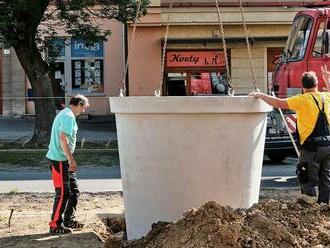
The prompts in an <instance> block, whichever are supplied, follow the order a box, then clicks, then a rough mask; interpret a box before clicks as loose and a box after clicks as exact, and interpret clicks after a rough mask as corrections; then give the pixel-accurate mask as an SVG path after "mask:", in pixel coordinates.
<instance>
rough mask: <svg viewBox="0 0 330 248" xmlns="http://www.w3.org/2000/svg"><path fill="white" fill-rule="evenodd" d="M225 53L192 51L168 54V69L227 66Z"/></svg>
mask: <svg viewBox="0 0 330 248" xmlns="http://www.w3.org/2000/svg"><path fill="white" fill-rule="evenodd" d="M225 64H226V63H225V57H224V53H223V52H217V51H198V52H197V51H196V52H194V51H192V52H191V51H190V52H167V54H166V66H167V67H219V66H225Z"/></svg>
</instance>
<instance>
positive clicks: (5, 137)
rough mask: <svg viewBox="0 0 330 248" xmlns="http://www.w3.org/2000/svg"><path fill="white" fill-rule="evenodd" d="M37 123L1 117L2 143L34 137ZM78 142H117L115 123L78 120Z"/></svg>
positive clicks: (0, 136) (29, 118)
mask: <svg viewBox="0 0 330 248" xmlns="http://www.w3.org/2000/svg"><path fill="white" fill-rule="evenodd" d="M34 125H35V121H34V118H33V117H24V118H18V117H0V141H6V142H9V141H11V142H13V141H17V142H19V141H23V142H24V141H25V140H27V139H29V138H30V137H32V135H33V131H34ZM78 127H79V130H78V137H77V141H78V142H79V141H81V140H82V138H85V142H103V143H106V142H111V141H114V140H117V134H116V130H115V123H114V122H112V121H109V120H108V119H105V118H104V120H103V121H102V119H101V118H99V119H98V120H97V121H94V120H93V119H92V120H78Z"/></svg>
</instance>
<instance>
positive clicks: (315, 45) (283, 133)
mask: <svg viewBox="0 0 330 248" xmlns="http://www.w3.org/2000/svg"><path fill="white" fill-rule="evenodd" d="M322 65H327V66H328V68H330V8H322V9H307V10H304V11H300V12H298V13H297V14H296V16H295V18H294V20H293V24H292V28H291V32H290V34H289V37H288V39H287V42H286V46H285V48H284V49H283V51H282V54H281V56H280V58H279V60H278V62H277V64H276V69H275V71H274V73H273V76H274V78H273V82H274V83H273V85H272V90H273V91H274V92H275V95H276V96H278V97H280V98H287V97H290V96H294V95H296V94H299V93H302V87H301V76H302V74H303V72H305V71H314V72H315V73H316V74H317V77H318V79H319V90H320V91H326V88H325V83H324V81H323V78H322V75H321V66H322ZM283 113H284V116H285V118H286V120H287V123H288V124H289V125H290V126H291V127H292V128H290V130H289V131H290V132H292V134H293V136H294V138H295V139H297V126H296V124H295V123H294V121H295V115H294V113H293V112H292V111H289V110H286V111H283ZM290 153H294V149H293V145H292V143H291V141H290V137H289V134H288V131H287V130H286V128H285V126H284V124H283V121H282V118H281V116H280V114H279V112H278V110H274V111H273V112H271V113H270V114H269V116H268V126H267V135H266V144H265V154H267V155H268V157H269V158H270V159H271V160H274V161H277V162H279V161H281V160H283V159H285V157H286V156H287V155H289V154H290Z"/></svg>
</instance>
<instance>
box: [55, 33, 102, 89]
mask: <svg viewBox="0 0 330 248" xmlns="http://www.w3.org/2000/svg"><path fill="white" fill-rule="evenodd" d="M53 44H55V45H58V47H59V48H60V49H61V50H60V57H59V58H58V60H57V64H63V66H61V68H63V69H62V70H57V71H55V78H57V79H61V80H62V84H63V85H65V89H66V91H67V92H69V93H73V94H76V93H82V94H87V95H88V94H93V93H104V63H103V60H104V58H103V54H104V48H103V41H99V42H95V43H93V44H92V45H87V44H86V43H85V42H84V41H82V40H74V39H72V40H65V39H64V38H62V39H60V38H59V39H56V40H55V42H53ZM61 46H62V47H61Z"/></svg>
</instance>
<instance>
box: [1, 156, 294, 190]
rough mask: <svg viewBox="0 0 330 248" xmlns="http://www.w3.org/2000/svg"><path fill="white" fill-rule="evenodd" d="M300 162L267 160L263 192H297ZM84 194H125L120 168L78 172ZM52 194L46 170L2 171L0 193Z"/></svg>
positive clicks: (291, 159) (83, 167) (100, 168)
mask: <svg viewBox="0 0 330 248" xmlns="http://www.w3.org/2000/svg"><path fill="white" fill-rule="evenodd" d="M296 162H297V159H296V158H292V157H289V158H287V159H286V160H285V161H284V162H283V163H271V162H270V161H269V160H268V159H267V158H265V160H264V163H263V170H262V180H261V188H263V189H265V188H281V189H284V188H297V187H298V182H297V179H296V176H295V165H296ZM77 176H78V178H79V183H80V188H81V191H82V192H97V191H122V186H121V180H120V168H119V166H112V167H102V166H96V167H94V166H93V167H89V166H82V167H81V168H79V170H78V172H77ZM10 191H17V192H52V191H53V185H52V182H51V180H50V172H49V171H48V170H47V169H46V168H21V167H14V168H13V167H4V168H1V169H0V193H6V192H10Z"/></svg>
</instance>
